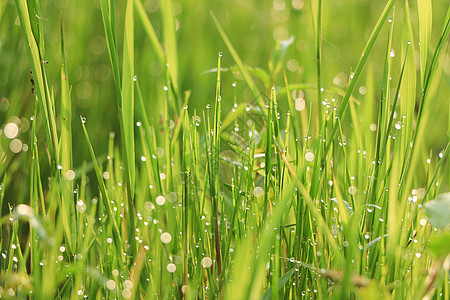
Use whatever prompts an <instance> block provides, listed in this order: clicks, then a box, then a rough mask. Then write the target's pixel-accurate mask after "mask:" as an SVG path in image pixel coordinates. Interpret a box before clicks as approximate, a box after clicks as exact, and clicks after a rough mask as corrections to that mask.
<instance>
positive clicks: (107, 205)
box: [81, 117, 123, 253]
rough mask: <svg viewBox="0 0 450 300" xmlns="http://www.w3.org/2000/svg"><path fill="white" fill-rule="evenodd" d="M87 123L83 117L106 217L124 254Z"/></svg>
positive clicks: (84, 130) (117, 244)
mask: <svg viewBox="0 0 450 300" xmlns="http://www.w3.org/2000/svg"><path fill="white" fill-rule="evenodd" d="M85 122H86V121H85V119H83V118H82V117H81V127H82V129H83V133H84V136H85V139H86V143H87V145H88V148H89V153H90V155H91V159H92V162H93V164H94V171H95V175H96V177H97V180H98V184H99V188H100V192H101V193H102V195H101V196H102V198H103V202H104V204H105V208H106V215H107V217H108V219H109V220H111V222H112V223H113V226H112V227H113V233H114V238H115V239H117V241H116V242H115V245H116V247H117V252H118V253H123V250H122V241H121V240H122V239H121V234H120V230H119V226H118V225H117V222H116V219H115V218H114V216H113V213H112V209H111V202H110V200H109V197H108V192H107V190H106V186H105V182H104V181H103V176H102V173H101V171H100V167H99V165H98V162H97V158H96V156H95V153H94V148H92V144H91V141H90V139H89V135H88V132H87V130H86V126H85V125H84V124H85Z"/></svg>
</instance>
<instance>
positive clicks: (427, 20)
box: [417, 0, 433, 89]
mask: <svg viewBox="0 0 450 300" xmlns="http://www.w3.org/2000/svg"><path fill="white" fill-rule="evenodd" d="M417 11H418V13H419V42H420V46H419V48H420V76H421V84H422V89H423V88H424V85H425V78H426V70H427V62H428V52H429V43H430V37H431V27H432V26H431V25H432V20H433V19H432V18H433V11H432V6H431V0H417Z"/></svg>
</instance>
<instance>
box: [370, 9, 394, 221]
mask: <svg viewBox="0 0 450 300" xmlns="http://www.w3.org/2000/svg"><path fill="white" fill-rule="evenodd" d="M389 23H390V26H389V35H388V41H387V45H386V54H385V59H384V70H383V79H382V86H381V101H380V104H379V109H378V123H377V139H376V151H375V165H374V167H373V170H372V172H373V178H374V180H373V182H372V185H371V187H370V189H369V203H370V204H375V201H376V200H375V199H376V197H377V193H376V191H377V189H378V183H379V180H378V179H379V172H380V168H381V167H382V166H385V165H386V164H383V165H381V164H380V163H379V161H380V159H381V157H382V155H383V154H382V153H384V152H385V149H384V148H382V145H383V146H384V147H386V145H385V144H384V142H383V141H385V140H386V139H387V137H388V135H389V131H387V130H386V124H387V122H388V117H389V113H393V112H394V111H393V110H392V111H390V99H389V98H390V93H389V90H390V80H389V78H390V77H391V57H390V51H391V49H392V33H393V30H394V23H395V22H394V18H392V19H390V20H389ZM393 109H394V110H395V107H394V108H393ZM372 221H373V220H369V221H368V222H369V223H367V225H366V227H367V228H369V224H371V223H372Z"/></svg>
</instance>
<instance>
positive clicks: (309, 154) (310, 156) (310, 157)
mask: <svg viewBox="0 0 450 300" xmlns="http://www.w3.org/2000/svg"><path fill="white" fill-rule="evenodd" d="M305 159H306V161H309V162H311V161H313V160H314V153H312V152H311V151H308V152H306V153H305Z"/></svg>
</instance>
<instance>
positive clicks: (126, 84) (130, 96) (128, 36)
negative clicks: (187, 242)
mask: <svg viewBox="0 0 450 300" xmlns="http://www.w3.org/2000/svg"><path fill="white" fill-rule="evenodd" d="M124 26H125V27H124V39H123V62H122V63H123V67H122V71H123V75H122V91H121V92H122V94H121V95H122V96H121V103H120V105H119V114H120V117H119V118H120V119H121V120H122V122H121V123H122V124H121V125H122V126H121V133H122V136H121V138H122V146H123V150H122V151H123V154H124V158H123V162H124V165H125V172H126V178H127V180H126V187H127V194H128V197H127V205H128V214H127V217H128V220H127V226H128V240H129V241H134V236H135V232H136V230H135V224H134V205H133V202H134V190H135V181H136V178H135V176H136V169H135V168H136V162H135V141H134V82H135V80H136V79H135V77H134V16H133V0H128V1H127V5H126V11H125V25H124ZM130 246H131V247H130V254H131V256H134V255H135V253H136V244H135V243H130Z"/></svg>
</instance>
